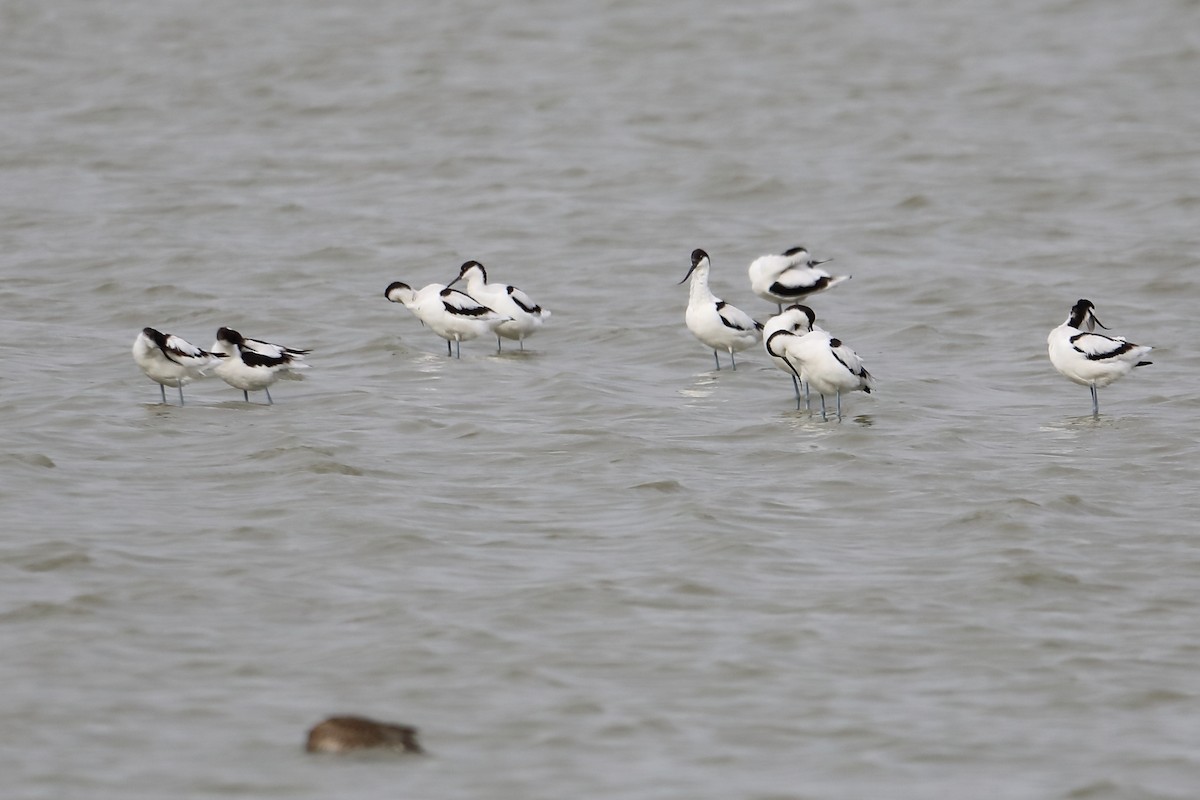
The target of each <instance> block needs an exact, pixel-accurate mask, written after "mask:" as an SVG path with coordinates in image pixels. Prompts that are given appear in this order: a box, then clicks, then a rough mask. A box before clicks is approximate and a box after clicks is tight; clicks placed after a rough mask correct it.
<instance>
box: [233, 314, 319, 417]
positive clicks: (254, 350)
mask: <svg viewBox="0 0 1200 800" xmlns="http://www.w3.org/2000/svg"><path fill="white" fill-rule="evenodd" d="M212 349H213V352H214V353H223V354H224V355H225V356H226V358H225V359H223V360H222V361H221V363H220V364H218V365H217V366H216V368H215V369H214V370H213V372H214V373H216V375H217V377H218V378H220V379H221V380H223V381H225V382H226V383H228V384H229V385H230V386H232V387H233V388H235V389H241V390H242V397H244V398H245V399H246V402H247V403H248V402H250V392H257V391H259V390H262V391H264V392H266V393H267V403H269V404H271V405H274V403H275V401H274V400H272V399H271V389H270V386H271V384H273V383H275V381H277V380H279V379H280V378H281V377H290V378H294V379H297V380H298V379H300V377H301V376H300V375H299V373H298V372H296V371H297V370H303V369H308V364H306V363H304V356H306V355H308V353H309V352H310V351H308V350H296V349H295V348H292V347H284V346H283V345H281V344H271V343H270V342H264V341H262V340H260V339H247V338H246V337H245V336H242V335H241V334H240V333H238V332H237V331H235V330H233V329H232V328H218V329H217V341H216V342H214V343H213V346H212Z"/></svg>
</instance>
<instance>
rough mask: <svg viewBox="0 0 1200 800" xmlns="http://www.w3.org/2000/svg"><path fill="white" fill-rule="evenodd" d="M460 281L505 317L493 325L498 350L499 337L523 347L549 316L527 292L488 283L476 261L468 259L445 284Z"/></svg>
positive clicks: (472, 293)
mask: <svg viewBox="0 0 1200 800" xmlns="http://www.w3.org/2000/svg"><path fill="white" fill-rule="evenodd" d="M459 281H464V282H465V283H466V286H467V294H469V295H470V296H471V297H474V298H475V299H476V300H478V301H479V302H480V303H483V304H484V305H485V306H487V307H488V308H491V309H492V310H494V311H496V312H497V313H499V314H506V315H508V316H509V317H510V319H509V320H507V321H505V322H501V323H499V324H498V325H496V328H495V330H496V349H497V350H500V349H502V348H501V345H500V337H501V336H503V337H504V338H505V339H512V340H514V341H516V342H519V343H520V345H521V349H522V350H524V349H525V340H526V339H527V338H528V337H530V336H532V335H533V334H534V332H535V331H537V329H538V328H540V327H542V323H544V322H545V321H546V320H547V319H548V318H549V317H550V311H549V310H548V309H545V308H542V307H541V306H539V305H538V304H537V303H535V302H534V301H533V298H531V297H530V296H529V295H527V294H525V292H523V291H521V290H520V289H518V288H517V287H515V286H509V285H508V284H504V283H488V279H487V270H486V269H484V268H483V264H480V263H479V262H478V261H468V262H466V263H465V264H463V265H462V266H461V267H460V268H459V270H458V277H457V278H455V279H454V280H452V281H450V283H448V284H446V285H447V286H453V285H454V284H456V283H458V282H459Z"/></svg>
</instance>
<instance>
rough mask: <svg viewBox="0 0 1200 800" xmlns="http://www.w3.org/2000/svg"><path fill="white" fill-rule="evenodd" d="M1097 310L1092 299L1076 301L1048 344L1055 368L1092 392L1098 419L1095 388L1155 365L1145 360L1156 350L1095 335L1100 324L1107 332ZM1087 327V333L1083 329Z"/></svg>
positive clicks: (1122, 339) (1098, 410)
mask: <svg viewBox="0 0 1200 800" xmlns="http://www.w3.org/2000/svg"><path fill="white" fill-rule="evenodd" d="M1094 308H1095V306H1094V305H1092V301H1090V300H1080V301H1079V302H1077V303H1076V304H1075V305H1074V306H1072V307H1071V315H1070V316H1068V317H1067V321H1066V322H1064V323H1063V324H1062V325H1059V326H1058V327H1057V328H1055V329H1054V330H1052V331H1050V335H1049V336H1048V337H1046V344H1047V345H1048V346H1049V351H1050V363H1051V364H1053V365H1054V368H1055V369H1056V370H1058V371H1059V372H1061V373H1062V374H1063V375H1064V376H1066V377H1067V378H1068V379H1069V380H1072V381H1074V382H1075V383H1078V384H1080V385H1081V386H1087V387H1088V388H1090V389H1091V391H1092V415H1093V416H1099V415H1100V400H1099V398H1098V397H1097V395H1096V389H1097V388H1099V387H1101V386H1108V385H1109V384H1110V383H1112V382H1113V381H1115V380H1117V379H1118V378H1123V377H1125V376H1126V375H1128V374H1129V372H1130V371H1131V370H1132V369H1133V368H1134V367H1145V366H1148V365H1150V364H1152V363H1153V362H1151V361H1143V360H1142V357H1143V356H1145V355H1147V354H1148V353H1149V352H1150V351H1151V350H1153V349H1154V348H1152V347H1147V346H1145V345H1137V344H1134V343H1132V342H1127V341H1125V338H1124V337H1122V336H1115V337H1114V336H1105V335H1104V334H1102V333H1092V331H1094V330H1095V329H1096V326H1097V325H1099V326H1100V327H1101V328H1105V329H1106V330H1107V326H1105V325H1104V324H1103V323H1101V322H1100V320H1098V319H1097V318H1096V314H1095V312H1094V311H1093V309H1094ZM1085 325H1086V326H1087V331H1086V332H1085V331H1082V330H1080V329H1081V328H1082V327H1084V326H1085Z"/></svg>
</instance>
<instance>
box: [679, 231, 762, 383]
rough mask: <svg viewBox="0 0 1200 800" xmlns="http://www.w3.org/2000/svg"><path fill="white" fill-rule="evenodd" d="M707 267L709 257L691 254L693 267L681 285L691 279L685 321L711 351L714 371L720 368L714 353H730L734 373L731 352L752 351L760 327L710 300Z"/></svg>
mask: <svg viewBox="0 0 1200 800" xmlns="http://www.w3.org/2000/svg"><path fill="white" fill-rule="evenodd" d="M709 265H710V261H709V258H708V253H706V252H704V251H703V250H693V251H692V267H691V269H689V270H688V271H687V275H684V276H683V280H682V281H680V283H683V281H686V280H687V279H688V278H691V279H692V283H691V286H690V288H689V289H688V306H687V313H686V314H685V315H684V321H685V322H686V323H687V326H688V330H689V331H691V332H692V335H694V336H695V337H696V338H697V339H699V340H700V341H701V342H703V343H704V344H706V345H708V346H709V347H711V348H712V349H713V358H715V359H716V360H717V369H720V368H721V356H720V355H719V354H718V352H717V351H718V350H724V351H726V352H727V353H729V360H730V361H731V362H732V363H733V368H734V369H735V370H736V369H737V359H735V358H734V356H733V354H734V352H736V351H738V350H745V349H746V348H747V347H753V346H754V345H755V344H757V343H758V342H759V341H761V340H762V327H763V326H762V325H761V324H759V323H757V322H755V321H754V320H753V319H752V318H751V317H750V315H749V314H747V313H746V312H745V311H742V310H741V309H739V308H734V307H733V306H731V305H729V304H728V303H726V302H725V301H724V300H721V299H719V298H717V297H715V296H713V293H712V291H710V290H709V288H708V269H709Z"/></svg>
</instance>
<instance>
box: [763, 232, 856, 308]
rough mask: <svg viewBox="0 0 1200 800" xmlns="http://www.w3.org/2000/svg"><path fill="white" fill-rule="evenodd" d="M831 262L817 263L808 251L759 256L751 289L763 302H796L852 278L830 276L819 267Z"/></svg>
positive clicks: (788, 251)
mask: <svg viewBox="0 0 1200 800" xmlns="http://www.w3.org/2000/svg"><path fill="white" fill-rule="evenodd" d="M830 260H831V259H823V260H821V261H816V260H814V259H813V257H812V256H811V255H809V252H808V250H806V249H805V248H803V247H793V248H791V249H789V250H786V251H784V252H783V253H782V254H780V255H767V256H759V257H758V258H756V259H754V260H753V261H751V262H750V267H749V268H748V269H747V272H748V273H749V275H750V289H751V291H753V292H754V293H755V294H756V295H758V296H759V297H761V298H762V299H764V300H769V301H771V302H772V303H776V304H778V306H779V308H780V310H781V311H782V310H783V304H784V303H795V302H797V301H799V300H803V299H804V298H806V297H808V296H809V295H813V294H816V293H817V292H823V291H825V290H826V289H832V288H833V287H834V286H837V285H838V284H839V283H842V282H843V281H848V280H850V276H849V275H837V276H834V275H830V274H829V273H828V272H826V271H825V270H823V269H819V265H821V264H825V263H827V262H828V261H830Z"/></svg>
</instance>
